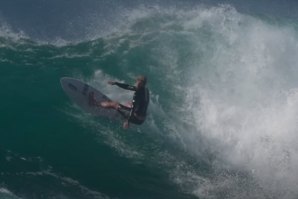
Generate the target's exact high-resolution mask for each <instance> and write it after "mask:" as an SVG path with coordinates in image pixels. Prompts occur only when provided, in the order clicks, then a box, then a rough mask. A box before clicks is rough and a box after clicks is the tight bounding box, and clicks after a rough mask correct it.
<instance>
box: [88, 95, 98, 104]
mask: <svg viewBox="0 0 298 199" xmlns="http://www.w3.org/2000/svg"><path fill="white" fill-rule="evenodd" d="M96 104H97V102H96V99H95V96H94V93H93V92H90V93H89V106H95V105H96Z"/></svg>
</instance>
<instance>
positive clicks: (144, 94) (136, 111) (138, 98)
mask: <svg viewBox="0 0 298 199" xmlns="http://www.w3.org/2000/svg"><path fill="white" fill-rule="evenodd" d="M115 85H117V86H119V87H120V88H123V89H126V90H131V91H135V93H134V95H133V99H132V107H131V108H129V107H126V106H124V105H122V104H119V106H120V107H119V111H121V110H126V111H129V116H128V121H129V122H131V123H134V124H142V123H143V122H144V120H145V117H146V112H147V108H148V104H149V90H148V88H146V87H141V88H139V89H137V87H135V86H131V85H128V84H123V83H119V82H116V83H115ZM135 115H137V116H138V117H140V118H144V119H140V118H138V117H136V116H135Z"/></svg>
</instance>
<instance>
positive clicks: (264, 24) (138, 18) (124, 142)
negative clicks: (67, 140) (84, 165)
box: [0, 5, 298, 198]
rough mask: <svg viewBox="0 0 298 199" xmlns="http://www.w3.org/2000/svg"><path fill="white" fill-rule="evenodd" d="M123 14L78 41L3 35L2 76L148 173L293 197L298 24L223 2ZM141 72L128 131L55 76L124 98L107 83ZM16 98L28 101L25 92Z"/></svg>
mask: <svg viewBox="0 0 298 199" xmlns="http://www.w3.org/2000/svg"><path fill="white" fill-rule="evenodd" d="M124 13H125V15H122V16H123V18H124V20H123V21H124V22H125V23H124V24H123V25H121V26H119V27H117V29H114V31H112V33H111V32H109V33H108V34H106V35H104V36H100V37H95V38H92V39H87V40H86V41H79V42H70V43H68V42H66V43H65V42H60V41H58V42H57V43H55V42H50V43H44V42H39V41H35V40H33V39H27V38H26V37H25V36H24V37H23V36H19V35H18V34H16V35H14V34H11V33H9V31H8V32H5V31H2V32H3V33H2V35H0V55H1V60H0V65H1V66H3V68H4V69H3V71H4V73H3V74H2V75H1V77H2V81H4V80H7V81H11V79H10V78H12V79H13V80H14V81H17V82H19V83H20V82H24V83H23V84H21V83H20V84H19V85H22V86H23V87H22V89H23V90H28V89H27V88H29V87H30V88H31V90H30V91H29V92H30V93H31V94H30V95H32V94H33V93H42V91H41V87H42V88H48V91H47V92H48V93H49V94H50V97H47V96H45V95H41V96H38V101H43V102H46V103H48V105H49V104H51V103H53V102H52V101H54V102H57V101H58V99H56V98H59V100H61V101H62V102H59V103H58V102H57V104H56V106H57V107H59V108H57V109H58V111H57V110H56V111H54V112H55V113H53V115H54V118H56V117H57V118H58V119H59V120H58V119H57V121H56V122H57V123H63V124H64V125H66V121H65V120H67V119H65V118H69V117H70V118H74V119H75V121H76V122H75V123H79V124H80V126H81V127H82V128H83V129H87V131H88V132H89V133H90V132H91V134H93V135H95V137H96V138H95V139H96V140H97V143H98V144H104V145H106V146H109V147H110V148H111V149H112V150H114V151H116V152H117V154H119V155H120V156H121V158H123V157H125V158H127V159H129V160H130V161H132V162H134V164H136V165H138V164H141V163H142V164H144V165H146V166H148V167H149V169H148V173H150V172H153V173H154V172H158V171H160V170H161V171H162V173H163V174H164V175H166V176H167V179H168V180H170V181H171V183H174V184H175V185H177V186H178V187H179V191H178V192H180V190H182V192H183V193H187V194H190V195H194V196H195V197H199V198H295V197H297V195H298V192H297V190H296V188H295V185H296V184H297V179H298V176H296V175H295V168H296V167H297V163H298V161H297V159H298V158H297V155H296V154H297V149H296V146H295V141H296V140H297V136H296V135H295V131H296V130H297V125H296V123H295V121H296V119H297V111H295V108H296V107H297V102H298V101H297V99H298V98H297V97H298V95H297V84H298V82H297V80H296V79H297V78H296V77H295V74H297V72H298V71H297V68H298V67H297V63H296V56H295V55H296V54H297V52H298V48H297V46H298V45H297V44H298V37H297V31H296V30H295V27H293V26H290V25H289V24H286V25H283V24H272V23H269V22H268V21H264V20H262V19H259V18H256V17H255V16H250V15H247V14H242V13H240V12H239V11H237V10H236V9H235V8H234V7H233V6H230V5H220V6H212V7H206V6H198V7H193V8H191V9H190V8H184V9H179V8H174V7H173V8H168V9H166V8H163V7H150V8H147V7H140V8H137V9H134V10H130V12H124ZM3 30H5V28H4V29H3ZM0 32H1V31H0ZM10 35H12V36H10ZM11 38H13V39H11ZM5 74H14V75H13V77H11V76H9V75H5ZM138 74H146V75H147V76H148V80H149V88H150V91H151V104H150V108H149V115H148V120H147V122H146V123H145V124H144V125H143V126H142V127H136V128H133V129H131V130H129V132H127V133H125V134H124V133H123V132H122V131H123V130H122V129H121V128H120V126H117V125H116V124H110V123H107V122H106V121H104V120H101V119H99V120H97V119H94V118H90V116H88V115H85V114H83V113H82V112H80V111H78V109H77V108H75V106H73V105H69V104H70V103H67V102H66V101H67V99H66V98H63V97H62V96H63V94H62V92H59V91H58V89H59V88H58V87H59V85H58V83H57V82H58V80H59V78H60V77H62V76H65V75H67V76H72V77H76V78H79V79H83V80H84V81H86V82H88V83H90V84H91V85H93V86H94V87H96V88H99V89H100V90H102V91H103V92H104V93H106V94H107V95H108V96H109V97H111V98H112V99H116V100H122V101H126V100H129V99H130V98H131V95H130V94H128V93H127V92H125V91H121V90H119V89H118V90H117V89H116V88H113V87H109V86H108V85H107V84H106V82H107V80H109V79H117V80H119V81H125V82H127V83H131V82H133V81H134V78H135V77H136V76H137V75H138ZM3 79H4V80H3ZM24 79H26V80H27V81H24ZM36 82H38V86H37V85H36ZM49 85H55V86H49ZM7 93H8V92H7ZM53 96H55V97H53ZM26 97H27V98H26ZM15 98H17V99H18V98H21V99H23V98H25V99H27V100H29V101H30V100H31V99H30V98H29V97H28V96H27V95H26V94H24V93H16V96H15V97H13V98H12V99H15ZM48 98H50V99H48ZM30 102H31V101H30ZM27 103H28V102H27ZM29 104H31V103H29ZM23 109H24V108H23ZM23 109H22V108H20V107H19V109H18V110H23ZM4 110H7V109H4ZM26 110H27V109H26ZM27 111H28V110H27ZM47 111H49V110H47ZM49 112H50V111H49ZM53 115H52V116H53ZM61 118H63V119H61ZM47 125H49V124H47ZM62 126H63V125H62ZM61 128H62V127H61ZM78 134H79V133H78ZM51 142H54V140H51ZM79 147H82V146H79ZM81 149H82V150H84V148H83V147H82V148H81ZM131 167H132V168H133V169H137V168H138V167H137V166H135V165H134V166H131ZM43 175H44V173H43ZM45 176H46V177H45V178H47V177H50V178H51V177H54V178H56V176H57V175H56V174H52V173H50V174H45ZM59 176H60V175H59ZM62 176H64V175H62ZM137 177H139V176H137ZM57 178H60V177H57ZM62 179H64V177H62ZM63 182H64V181H63ZM76 182H79V180H78V181H75V183H73V184H75V185H77V183H76ZM155 183H156V184H157V185H158V182H155ZM162 183H168V182H165V181H162ZM90 184H92V183H90ZM157 185H156V186H157ZM80 186H81V185H80ZM142 186H149V185H148V184H145V185H142ZM134 187H138V186H137V185H134ZM153 187H154V186H153ZM85 188H86V189H89V188H88V187H85ZM85 188H83V189H84V190H85ZM90 190H91V189H90ZM146 190H149V191H153V190H151V189H149V188H148V189H146ZM167 194H169V195H171V194H173V193H172V192H171V193H168V192H167ZM165 195H166V194H165ZM158 196H160V195H158ZM167 196H168V195H167ZM123 197H125V194H124V196H123ZM187 197H188V196H187ZM187 197H186V198H187ZM91 198H92V197H91Z"/></svg>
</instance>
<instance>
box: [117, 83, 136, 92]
mask: <svg viewBox="0 0 298 199" xmlns="http://www.w3.org/2000/svg"><path fill="white" fill-rule="evenodd" d="M115 85H117V86H118V87H120V88H123V89H126V90H131V91H136V90H137V88H136V87H135V86H131V85H128V84H123V83H119V82H115Z"/></svg>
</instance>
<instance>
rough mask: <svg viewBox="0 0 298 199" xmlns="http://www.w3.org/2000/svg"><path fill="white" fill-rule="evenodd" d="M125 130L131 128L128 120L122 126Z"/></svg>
mask: <svg viewBox="0 0 298 199" xmlns="http://www.w3.org/2000/svg"><path fill="white" fill-rule="evenodd" d="M122 127H123V128H124V129H128V128H129V122H128V120H126V121H125V122H124V123H123V126H122Z"/></svg>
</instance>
